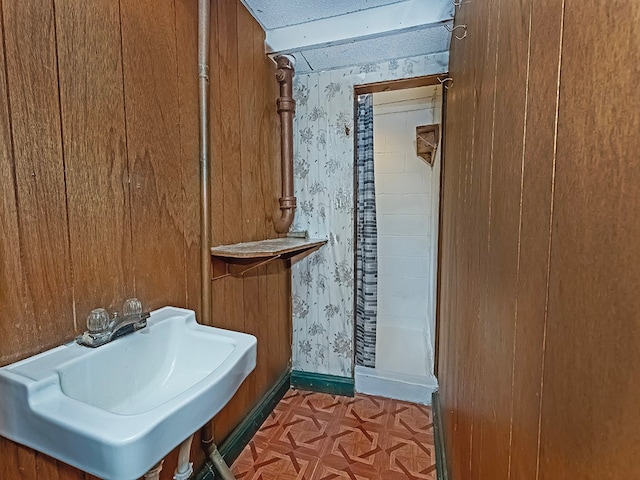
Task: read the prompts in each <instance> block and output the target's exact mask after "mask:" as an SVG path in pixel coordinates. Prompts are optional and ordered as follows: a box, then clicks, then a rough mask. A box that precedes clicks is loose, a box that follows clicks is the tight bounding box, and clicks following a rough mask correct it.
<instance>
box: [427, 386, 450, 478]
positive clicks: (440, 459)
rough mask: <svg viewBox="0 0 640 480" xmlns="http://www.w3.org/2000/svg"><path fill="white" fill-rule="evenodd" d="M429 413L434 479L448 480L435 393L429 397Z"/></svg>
mask: <svg viewBox="0 0 640 480" xmlns="http://www.w3.org/2000/svg"><path fill="white" fill-rule="evenodd" d="M431 411H432V414H433V441H434V443H435V447H436V478H437V479H438V480H449V471H448V467H447V455H446V448H445V443H444V428H443V426H442V415H441V414H440V396H439V394H438V392H437V391H436V392H433V394H432V395H431Z"/></svg>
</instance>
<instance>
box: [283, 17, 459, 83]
mask: <svg viewBox="0 0 640 480" xmlns="http://www.w3.org/2000/svg"><path fill="white" fill-rule="evenodd" d="M450 40H451V33H449V32H448V31H447V29H445V28H444V27H443V26H442V25H438V26H433V27H429V28H422V29H417V30H411V31H405V32H400V33H396V34H391V35H385V36H380V37H376V38H368V39H364V40H357V41H354V42H350V43H344V44H340V45H333V46H328V47H322V48H316V49H310V50H303V51H302V52H296V53H295V54H294V56H295V57H296V59H298V62H297V64H296V71H297V72H298V73H308V72H310V71H322V70H330V69H334V68H341V67H346V66H356V65H366V64H370V63H378V62H383V61H387V60H391V59H399V58H407V57H414V56H418V55H428V54H432V53H438V52H445V51H448V50H449V42H450ZM301 56H302V57H303V58H301ZM300 60H303V61H300Z"/></svg>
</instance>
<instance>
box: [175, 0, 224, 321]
mask: <svg viewBox="0 0 640 480" xmlns="http://www.w3.org/2000/svg"><path fill="white" fill-rule="evenodd" d="M214 3H215V2H214ZM175 9H176V22H175V23H176V52H178V55H177V75H178V79H177V80H178V107H179V110H178V119H179V134H180V158H181V164H182V195H183V204H184V210H183V221H184V227H183V228H184V244H185V246H184V248H185V259H186V260H185V266H186V268H185V285H186V296H187V298H186V306H187V308H190V309H193V310H195V311H196V314H198V318H201V316H200V315H199V313H200V312H202V306H201V305H200V292H201V290H200V161H199V158H200V151H199V148H198V145H199V134H198V132H199V121H198V119H199V107H198V36H197V30H198V2H197V1H193V0H176V1H175ZM214 18H215V17H214ZM211 35H212V36H214V37H215V35H216V33H215V32H212V33H211ZM209 56H210V62H211V61H212V60H214V58H215V57H214V55H213V52H211V51H210V52H209ZM214 69H215V66H211V65H210V67H209V71H210V72H211V71H213V70H214ZM209 92H210V94H211V86H210V88H209ZM209 118H210V119H211V115H210V116H209ZM210 127H211V123H210ZM211 150H213V147H212V146H211V145H210V152H209V158H210V162H211ZM209 208H210V209H211V206H210V207H209ZM209 211H211V210H209Z"/></svg>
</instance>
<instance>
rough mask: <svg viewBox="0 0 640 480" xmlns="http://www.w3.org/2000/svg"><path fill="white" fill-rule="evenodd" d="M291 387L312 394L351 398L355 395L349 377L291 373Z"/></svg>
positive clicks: (352, 381)
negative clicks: (318, 393) (328, 394)
mask: <svg viewBox="0 0 640 480" xmlns="http://www.w3.org/2000/svg"><path fill="white" fill-rule="evenodd" d="M291 386H292V387H293V388H299V389H301V390H310V391H312V392H320V393H330V394H332V395H345V396H347V397H353V396H354V394H355V382H354V380H353V378H351V377H337V376H335V375H325V374H322V373H311V372H301V371H298V370H294V371H292V372H291Z"/></svg>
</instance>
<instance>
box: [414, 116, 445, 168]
mask: <svg viewBox="0 0 640 480" xmlns="http://www.w3.org/2000/svg"><path fill="white" fill-rule="evenodd" d="M439 138H440V125H438V124H434V125H422V126H419V127H416V154H417V155H418V156H419V157H421V158H422V159H424V160H426V162H427V163H428V164H429V165H431V166H433V156H434V154H435V151H436V149H437V148H438V140H439Z"/></svg>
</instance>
